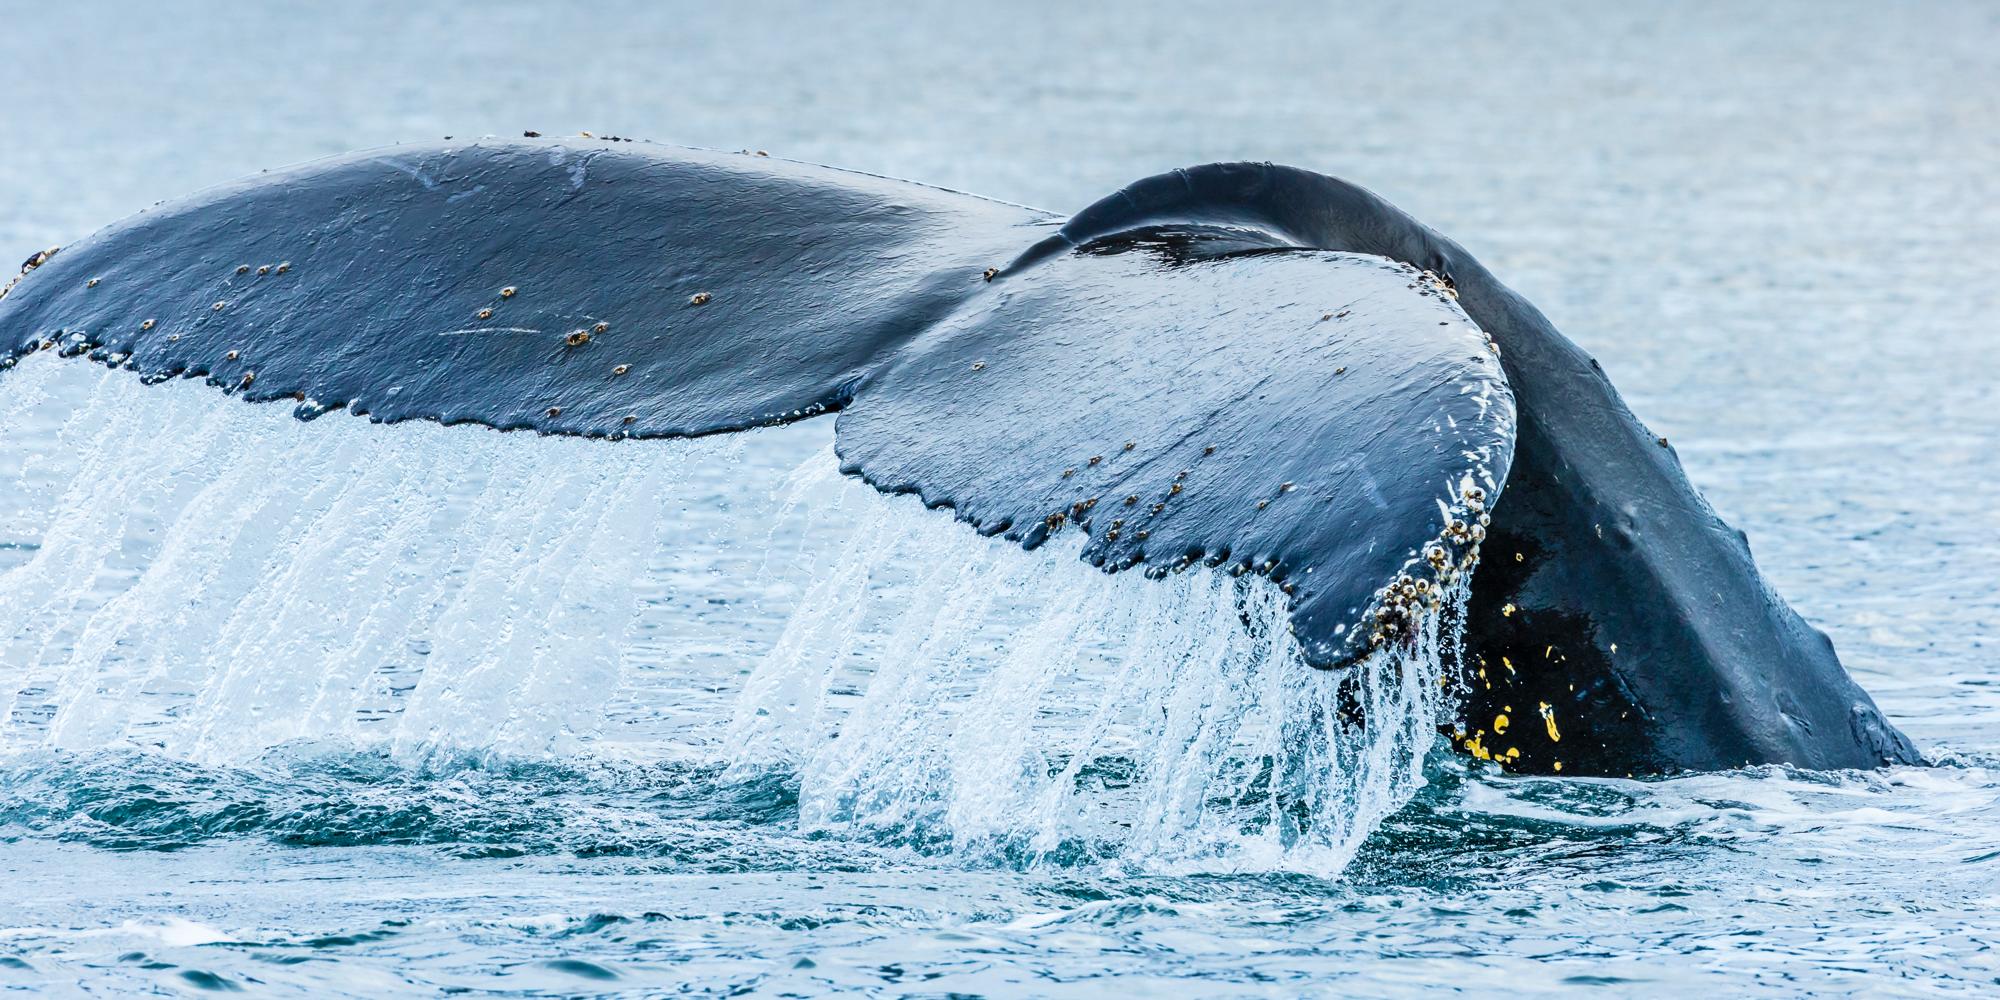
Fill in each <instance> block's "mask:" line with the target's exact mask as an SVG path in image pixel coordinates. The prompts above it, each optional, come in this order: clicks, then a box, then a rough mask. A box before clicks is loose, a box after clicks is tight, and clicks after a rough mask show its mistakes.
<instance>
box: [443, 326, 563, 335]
mask: <svg viewBox="0 0 2000 1000" xmlns="http://www.w3.org/2000/svg"><path fill="white" fill-rule="evenodd" d="M540 332H542V331H540V330H535V329H531V328H529V327H525V326H475V327H468V328H466V329H464V330H446V331H444V332H442V333H440V334H438V336H440V337H459V336H463V335H465V334H468V333H540Z"/></svg>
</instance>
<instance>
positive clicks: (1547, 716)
mask: <svg viewBox="0 0 2000 1000" xmlns="http://www.w3.org/2000/svg"><path fill="white" fill-rule="evenodd" d="M1541 711H1542V722H1543V723H1545V724H1547V726H1548V727H1549V742H1550V743H1561V742H1562V738H1563V734H1562V732H1561V731H1559V730H1557V729H1556V710H1555V709H1554V708H1552V707H1550V705H1549V703H1548V702H1546V701H1545V702H1542V709H1541Z"/></svg>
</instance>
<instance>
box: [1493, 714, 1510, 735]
mask: <svg viewBox="0 0 2000 1000" xmlns="http://www.w3.org/2000/svg"><path fill="white" fill-rule="evenodd" d="M1493 731H1494V732H1496V733H1504V732H1506V731H1507V717H1506V716H1505V715H1496V716H1494V717H1493Z"/></svg>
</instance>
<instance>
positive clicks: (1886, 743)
mask: <svg viewBox="0 0 2000 1000" xmlns="http://www.w3.org/2000/svg"><path fill="white" fill-rule="evenodd" d="M1133 225H1153V226H1160V225H1182V226H1207V227H1215V228H1220V229H1227V230H1231V231H1235V232H1237V233H1239V234H1244V235H1241V236H1239V238H1243V239H1254V238H1262V239H1264V240H1266V241H1268V242H1269V243H1271V244H1272V245H1285V246H1298V247H1319V248H1324V249H1328V250H1341V251H1349V252H1356V253H1366V254H1374V255H1379V256H1382V257H1386V258H1389V259H1392V260H1399V261H1403V262H1405V263H1408V264H1410V265H1412V266H1415V267H1420V268H1423V269H1425V270H1427V271H1429V272H1432V273H1434V274H1436V275H1438V276H1439V277H1440V279H1441V280H1443V281H1445V282H1447V283H1449V284H1450V285H1451V287H1452V289H1453V294H1454V295H1455V296H1457V299H1458V301H1459V303H1460V304H1461V305H1462V306H1463V307H1464V309H1465V311H1466V313H1467V315H1468V316H1470V317H1471V318H1472V320H1473V321H1474V322H1476V323H1477V324H1478V325H1479V326H1480V327H1481V328H1482V329H1484V330H1486V331H1487V332H1488V333H1489V334H1491V335H1492V336H1493V338H1494V339H1495V340H1496V341H1497V342H1498V343H1499V345H1500V348H1501V354H1500V358H1501V364H1502V365H1503V366H1504V368H1505V370H1506V376H1507V381H1508V384H1509V385H1510V386H1511V387H1512V389H1513V392H1514V401H1515V408H1516V413H1517V418H1518V420H1519V427H1518V430H1517V435H1516V438H1515V441H1514V454H1513V463H1512V466H1511V471H1510V473H1509V474H1508V477H1507V481H1506V483H1505V485H1504V486H1503V488H1502V495H1503V497H1504V499H1503V500H1502V501H1501V502H1500V503H1499V504H1498V505H1497V506H1496V507H1495V509H1494V510H1493V523H1492V526H1491V529H1490V534H1489V537H1488V538H1487V540H1486V542H1485V549H1486V558H1485V559H1484V560H1483V561H1482V563H1481V566H1482V569H1481V570H1480V572H1479V575H1478V577H1477V578H1476V579H1475V581H1474V585H1473V590H1472V598H1471V601H1470V603H1469V605H1468V609H1467V621H1466V629H1465V638H1466V643H1465V663H1464V665H1463V678H1462V682H1463V687H1464V690H1465V701H1464V712H1463V716H1462V717H1461V719H1460V720H1458V723H1457V724H1456V725H1454V726H1453V727H1451V735H1452V736H1453V738H1454V741H1455V742H1456V743H1457V745H1459V746H1460V747H1461V748H1462V749H1465V750H1467V751H1469V752H1472V753H1474V754H1475V755H1480V756H1492V757H1495V758H1498V759H1502V760H1503V762H1504V763H1506V764H1507V765H1508V766H1509V767H1513V768H1518V769H1521V770H1529V771H1537V772H1542V773H1551V772H1555V771H1558V770H1560V771H1561V772H1562V773H1566V774H1576V773H1584V774H1614V775H1624V774H1632V773H1657V772H1661V771H1674V770H1708V769H1719V768H1728V767H1737V766H1741V765H1745V764H1762V763H1789V764H1796V765H1799V766H1804V767H1814V768H1841V767H1878V766H1881V765H1883V764H1893V763H1917V762H1920V761H1921V760H1922V758H1921V756H1920V755H1919V754H1918V753H1917V751H1916V749H1915V748H1914V747H1913V746H1912V745H1911V744H1910V742H1909V740H1908V739H1907V738H1906V737H1904V736H1903V734H1902V733H1900V732H1898V731H1897V730H1896V729H1895V727H1894V726H1892V725H1890V724H1889V722H1888V721H1887V720H1886V719H1884V718H1883V716H1882V713H1881V711H1880V710H1879V709H1878V708H1877V707H1876V706H1875V703H1874V701H1873V700H1872V699H1871V698H1869V696H1868V694H1867V693H1866V692H1865V691H1863V690H1862V689H1861V688H1860V686H1859V685H1857V684H1855V683H1854V681H1853V679H1852V678H1851V677H1849V676H1848V674H1847V672H1846V670H1844V669H1843V668H1842V667H1841V665H1840V661H1839V658H1838V657H1837V656H1836V655H1835V653H1834V649H1833V643H1832V641H1831V640H1829V639H1828V638H1827V636H1826V634H1825V633H1823V632H1821V631H1820V630H1818V629H1816V628H1813V627H1812V626H1811V625H1809V624H1807V623H1806V622H1805V621H1804V620H1803V619H1802V618H1800V617H1799V615H1798V613H1797V612H1796V611H1794V610H1793V609H1792V607H1791V606H1790V605H1789V604H1787V603H1786V602H1785V601H1784V599H1783V598H1782V597H1780V596H1779V595H1778V594H1777V592H1776V591H1775V590H1774V589H1772V587H1771V586H1770V584H1769V583H1767V582H1766V581H1765V579H1764V577H1763V574H1762V573H1760V572H1759V571H1758V569H1757V566H1756V563H1755V562H1754V561H1753V560H1752V559H1751V556H1750V548H1749V544H1748V541H1747V540H1746V539H1745V537H1744V535H1743V533H1742V532H1741V531H1738V530H1736V529H1735V528H1733V527H1731V526H1730V525H1728V524H1727V523H1725V522H1724V521H1723V520H1722V518H1721V517H1720V516H1719V515H1717V514H1716V512H1715V511H1714V509H1713V508H1712V507H1710V506H1709V504H1708V502H1707V501H1706V500H1705V499H1703V497H1702V496H1701V494H1700V492H1699V491H1698V490H1696V489H1695V488H1694V486H1693V484H1692V483H1691V482H1689V480H1688V478H1687V475H1686V473H1685V472H1684V471H1683V470H1682V468H1681V466H1680V462H1679V460H1678V459H1677V457H1676V456H1675V454H1674V452H1673V449H1672V448H1671V447H1670V446H1669V443H1668V441H1667V440H1666V439H1665V438H1663V437H1660V436H1658V435H1656V434H1654V433H1653V432H1652V431H1650V430H1648V429H1647V428H1646V427H1645V426H1644V425H1643V424H1642V423H1641V422H1640V421H1639V419H1638V418H1637V417H1636V416H1635V415H1634V414H1633V413H1632V411H1631V409H1630V408H1628V407H1627V406H1626V405H1625V402H1624V400H1623V399H1622V398H1620V397H1619V395H1618V392H1617V390H1616V389H1615V388H1613V387H1612V385H1611V381H1610V379H1609V378H1608V377H1606V376H1605V374H1604V371H1603V369H1602V367H1601V366H1600V365H1599V364H1598V363H1597V361H1596V360H1595V359H1594V358H1591V357H1590V356H1589V355H1588V354H1587V353H1585V352H1584V351H1583V350H1582V349H1581V348H1579V347H1578V346H1577V345H1576V344H1575V343H1574V342H1572V341H1570V340H1569V339H1568V338H1566V337H1564V336H1563V335H1562V334H1561V333H1559V332H1558V331H1557V330H1556V329H1555V327H1554V326H1553V325H1552V324H1550V323H1549V321H1548V319H1547V318H1546V317H1545V316H1543V315H1542V313H1541V312H1540V311H1539V310H1537V309H1536V308H1535V307H1534V306H1533V305H1531V304H1529V303H1528V302H1527V301H1526V300H1524V299H1523V298H1521V297H1520V296H1519V295H1518V294H1516V293H1515V292H1514V291H1512V290H1511V289H1509V288H1507V287H1506V286H1505V285H1503V284H1501V283H1500V281H1499V280H1498V279H1496V278H1495V277H1494V276H1493V275H1492V274H1491V273H1490V272H1489V271H1487V269H1486V268H1485V267H1484V266H1482V265H1481V264H1480V263H1479V262H1478V260H1476V259H1475V258H1474V257H1473V256H1472V255H1471V254H1470V253H1468V252H1466V250H1465V249H1464V248H1463V247H1461V246H1459V245H1458V244H1457V243H1454V242H1452V241H1451V240H1449V239H1446V238H1445V237H1443V236H1440V235H1438V234H1437V233H1436V232H1434V231H1432V230H1431V229H1429V228H1428V227H1426V226H1424V225H1423V224H1421V223H1419V222H1417V221H1416V220H1415V219H1413V218H1411V217H1410V216H1408V215H1406V214H1405V213H1403V212H1402V211H1400V210H1399V209H1397V208H1395V207H1394V206H1392V205H1390V204H1389V203H1388V202H1386V201H1384V200H1382V199H1381V198H1380V197H1378V196H1376V195H1375V194H1373V193H1371V192H1369V191H1367V190H1365V189H1363V188H1361V187H1359V186H1357V185H1354V184H1350V183H1347V182H1345V181H1341V180H1338V179H1336V178H1332V177H1326V176H1324V175H1321V174H1316V173H1312V172H1310V171H1305V170H1298V169H1295V168H1290V167H1282V166H1274V165H1271V164H1259V163H1233V164H1212V165H1209V166H1203V167H1195V168H1191V169H1188V170H1179V171H1174V172H1172V173H1168V174H1162V175H1159V176H1156V177H1150V178H1146V179H1144V180H1141V181H1139V182H1137V183H1135V184H1133V185H1131V186H1130V187H1127V188H1126V189H1124V190H1122V191H1120V192H1117V193H1116V194H1113V195H1111V196H1110V197H1107V198H1105V199H1103V200H1102V201H1100V202H1098V203H1097V204H1095V205H1093V206H1091V207H1090V208H1087V209H1085V210H1084V211H1082V212H1079V213H1077V215H1076V216H1074V217H1073V218H1072V219H1070V220H1069V221H1068V222H1067V223H1066V224H1065V225H1064V226H1063V227H1062V228H1061V229H1060V230H1059V231H1058V232H1057V233H1056V234H1054V235H1052V236H1051V237H1049V239H1048V240H1046V241H1045V243H1044V245H1043V246H1042V247H1038V248H1037V251H1036V252H1037V253H1049V252H1054V249H1055V248H1056V247H1058V246H1066V245H1076V244H1079V243H1083V242H1086V241H1088V240H1090V239H1092V238H1094V237H1095V235H1096V234H1097V233H1101V232H1106V231H1116V230H1119V229H1122V228H1125V227H1129V226H1133ZM1254 234H1261V237H1259V236H1257V235H1254ZM1510 729H1511V730H1512V731H1511V733H1510V732H1509V730H1510Z"/></svg>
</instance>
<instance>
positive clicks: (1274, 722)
mask: <svg viewBox="0 0 2000 1000" xmlns="http://www.w3.org/2000/svg"><path fill="white" fill-rule="evenodd" d="M4 388H5V392H4V393H0V434H8V435H13V434H51V435H55V436H56V438H57V440H56V442H55V443H54V446H53V447H48V448H41V449H36V450H34V451H32V452H30V454H32V455H34V456H36V457H35V458H34V459H32V460H31V462H30V463H29V464H27V465H22V466H19V467H15V468H0V479H4V481H9V482H12V483H15V484H16V488H15V489H13V490H11V491H9V492H10V496H9V498H8V499H6V500H5V501H0V519H4V523H5V524H7V525H8V528H7V529H6V530H7V532H9V534H10V536H11V538H12V539H14V540H13V541H12V542H11V543H9V544H6V545H5V547H0V664H4V665H5V668H6V669H5V672H4V674H0V753H12V754H19V753H23V752H28V751H32V750H34V749H36V748H40V747H45V746H47V747H58V748H65V749H69V750H93V749H98V748H104V747H114V746H136V747H141V748H145V749H146V750H147V751H148V752H154V753H162V754H166V755H169V756H172V757H177V758H183V759H186V760H190V761H195V762H200V763H206V764H214V765H226V764H231V763H237V762H242V761H248V760H253V759H256V758H257V757H258V756H259V755H261V754H265V753H266V752H268V751H269V750H270V749H271V748H273V747H278V746H282V745H286V744H295V743H307V744H330V745H339V746H356V747H364V748H373V749H375V750H378V751H380V752H383V753H387V754H388V755H389V756H390V757H391V758H392V759H394V760H398V761H401V762H402V763H403V764H405V765H422V766H440V765H448V764H449V762H451V761H454V760H459V759H462V758H465V757H466V756H467V755H470V756H471V757H473V758H475V759H479V760H488V761H491V760H514V759H520V758H529V759H538V758H544V757H548V756H555V757H561V758H568V759H581V758H593V759H600V760H607V759H608V760H619V761H638V762H642V763H643V762H646V761H659V760H673V761H676V762H679V763H682V764H694V765H697V766H702V767H713V768H721V767H724V766H726V767H727V771H726V773H725V775H724V777H723V779H722V783H723V784H724V785H726V784H729V783H741V782H746V781H749V782H757V781H769V780H779V781H782V782H784V783H786V784H787V785H795V788H796V794H797V801H798V806H797V822H798V826H799V827H800V829H801V831H803V832H805V833H808V834H813V835H831V836H838V837H842V838H854V839H860V840H864V841H869V842H876V843H883V844H890V845H902V846H906V847H911V848H915V849H917V850H920V851H923V852H926V853H934V854H949V855H952V856H955V857H959V858H962V859H965V860H968V861H971V862H975V863H999V864H1007V865H1016V866H1021V865H1028V866H1032V865H1045V864H1064V865H1067V864H1078V863H1091V862H1103V861H1115V862H1117V863H1119V864H1121V865H1126V866H1135V867H1137V868H1140V869H1144V870H1218V869H1229V870H1241V869H1252V870H1255V869H1270V868H1283V869H1294V870H1305V871H1311V872H1316V873H1320V874H1330V873H1332V872H1335V871H1338V870H1339V869H1340V868H1341V867H1343V866H1344V865H1345V864H1346V863H1347V861H1348V860H1349V859H1350V858H1351V857H1352V856H1353V853H1354V851H1355V850H1356V849H1357V848H1358V847H1359V845H1360V843H1361V841H1362V840H1363V839H1364V838H1365V837H1366V836H1367V835H1368V833H1369V831H1371V830H1372V829H1374V827H1375V826H1376V825H1377V824H1378V823H1379V822H1380V820H1381V819H1382V818H1383V817H1385V816H1386V815H1387V814H1388V813H1390V812H1392V811H1393V810H1395V809H1396V808H1398V807H1399V806H1400V805H1401V804H1402V803H1403V802H1405V801H1406V800H1407V799H1408V797H1409V796H1410V795H1411V794H1412V793H1413V792H1414V791H1415V790H1416V789H1417V788H1418V787H1420V786H1421V784H1422V781H1423V777H1422V766H1423V761H1424V757H1425V754H1426V752H1427V751H1428V749H1429V748H1430V746H1431V743H1432V741H1433V739H1434V738H1435V722H1436V719H1437V716H1438V711H1439V708H1440V702H1441V701H1442V693H1441V689H1442V675H1443V668H1442V666H1441V663H1442V661H1443V660H1444V659H1445V654H1446V652H1447V651H1448V647H1449V645H1450V643H1451V642H1452V641H1453V639H1452V637H1451V636H1450V635H1444V634H1440V633H1439V629H1438V626H1437V624H1436V622H1435V620H1434V621H1433V622H1432V624H1431V625H1430V626H1429V627H1428V628H1427V629H1426V631H1425V632H1424V633H1423V634H1422V635H1421V636H1419V637H1418V640H1417V642H1416V643H1415V644H1414V645H1413V646H1412V647H1410V648H1408V649H1406V650H1398V651H1395V652H1392V653H1385V654H1382V655H1378V656H1376V657H1374V658H1372V659H1370V660H1369V661H1367V662H1365V663H1364V664H1362V665H1360V666H1358V667H1356V668H1354V669H1351V670H1348V671H1342V672H1334V673H1327V672H1321V671H1315V670H1312V669H1310V668H1308V667H1307V666H1305V664H1304V663H1303V662H1302V661H1301V660H1300V658H1299V655H1298V651H1297V650H1296V648H1295V644H1294V643H1293V641H1292V639H1291V636H1290V632H1289V630H1288V629H1287V627H1286V625H1285V618H1284V613H1283V598H1282V596H1281V595H1280V594H1278V593H1277V591H1276V590H1275V588H1273V587H1271V586H1270V585H1269V584H1268V583H1267V582H1265V581H1262V580H1259V579H1257V578H1254V577H1246V578H1231V577H1229V576H1227V575H1225V574H1222V573H1217V572H1209V571H1200V570H1198V571H1195V572H1190V573H1185V574H1180V575H1176V576H1172V577H1169V578H1167V579H1165V580H1147V579H1144V578H1143V577H1142V576H1141V575H1139V574H1136V573H1125V574H1118V575H1113V576H1107V575H1105V574H1103V573H1100V572H1098V571H1097V570H1095V569H1093V568H1091V567H1090V566H1088V565H1086V564H1084V563H1082V562H1081V561H1079V560H1077V559H1076V558H1075V554H1076V551H1075V548H1074V547H1073V546H1075V545H1076V544H1079V543H1080V539H1079V538H1076V537H1074V535H1073V533H1072V537H1070V538H1068V539H1064V538H1062V537H1061V536H1059V537H1058V539H1057V540H1056V541H1054V542H1052V543H1051V544H1050V545H1049V546H1048V547H1047V549H1046V550H1045V551H1038V552H1023V551H1021V550H1019V549H1017V548H1015V547H1013V546H1009V545H1004V544H999V543H996V542H992V541H988V540H983V539H979V538H978V537H977V536H975V535H974V534H973V533H972V532H971V531H969V530H968V529H966V528H965V527H964V526H963V525H960V524H957V523H956V522H954V521H952V520H951V518H950V517H949V516H948V515H945V514H943V513H939V512H929V511H924V510H922V509H921V507H920V506H919V505H918V504H917V502H916V501H914V500H913V499H910V498H887V497H883V496H880V495H879V494H876V493H875V492H874V491H872V490H870V489H868V488H867V487H865V486H862V485H860V484H858V483H855V482H854V481H852V480H848V479H844V478H842V477H840V476H839V475H838V473H837V472H836V471H835V466H836V462H835V460H834V458H833V456H832V455H831V453H830V448H827V447H825V446H822V447H821V449H820V451H819V452H818V453H817V454H814V455H813V456H812V457H811V458H809V459H807V460H806V461H805V462H804V463H803V464H801V465H799V466H798V468H797V471H795V472H794V473H793V474H792V475H791V476H790V478H789V479H788V480H785V481H784V482H783V483H782V484H781V486H780V488H778V489H777V490H776V492H775V493H773V492H772V490H771V484H772V482H773V481H775V480H777V479H778V478H780V477H778V476H776V475H775V474H774V473H772V472H768V471H767V469H770V468H773V466H772V463H770V462H769V461H763V462H760V461H758V460H757V459H756V453H757V452H758V450H759V448H760V447H761V446H762V445H761V442H756V443H750V444H746V438H749V439H753V440H754V439H760V438H761V439H763V440H770V441H776V442H779V443H782V444H786V445H787V446H792V445H796V444H797V443H800V442H805V443H807V444H808V445H810V444H811V443H813V442H812V441H810V440H808V438H814V437H816V439H817V440H820V441H823V439H824V435H825V428H823V427H820V428H812V427H795V428H790V429H785V430H779V431H770V432H760V433H759V434H757V435H747V436H746V435H737V436H732V437H729V438H718V439H707V440H702V441H696V442H622V443H619V444H616V445H611V444H607V443H605V442H598V441H583V440H576V439H563V438H546V437H532V436H528V435H521V434H497V433H493V432H490V431H483V430H477V429H471V428H445V427H440V426H437V425H434V424H429V423H416V424H406V425H398V426H393V427H379V426H373V425H368V424H364V423H362V422H360V421H355V420H351V419H345V418H343V417H340V416H334V417H330V418H327V419H322V420H319V421H314V422H311V423H306V424H300V423H298V422H297V421H294V420H293V419H292V418H291V416H290V414H289V412H288V410H287V409H286V408H284V407H278V406H245V405H243V404H241V403H238V402H236V401H232V400H225V399H222V398H220V397H218V396H217V395H216V394H215V393H214V392H213V390H210V389H208V388H206V387H203V386H199V385H196V384H192V383H171V384H166V385H161V386H156V387H143V386H141V385H140V384H139V383H138V381H137V380H136V379H134V378H132V377H131V376H130V375H129V374H127V373H103V372H101V371H99V370H97V369H94V368H90V367H87V366H83V365H78V364H74V363H65V362H59V361H56V360H54V359H47V358H36V359H32V360H30V361H29V362H27V363H25V364H23V365H22V366H21V367H20V368H19V369H18V370H17V371H15V372H12V373H10V374H9V375H8V377H7V380H6V382H5V383H4ZM777 450H779V451H782V450H783V449H782V448H780V449H777ZM785 464H788V463H785V462H782V461H781V462H778V463H776V466H775V467H782V466H783V465H785ZM0 542H8V539H6V538H0ZM1065 542H1067V544H1065ZM1454 596H1455V597H1457V596H1460V595H1454ZM1445 617H1446V618H1447V619H1448V618H1449V617H1450V615H1449V614H1447V615H1446V616H1445ZM748 665H754V669H749V668H748ZM732 703H733V707H732ZM1364 720H1365V722H1364ZM774 776H775V777H774ZM718 787H720V786H718Z"/></svg>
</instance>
